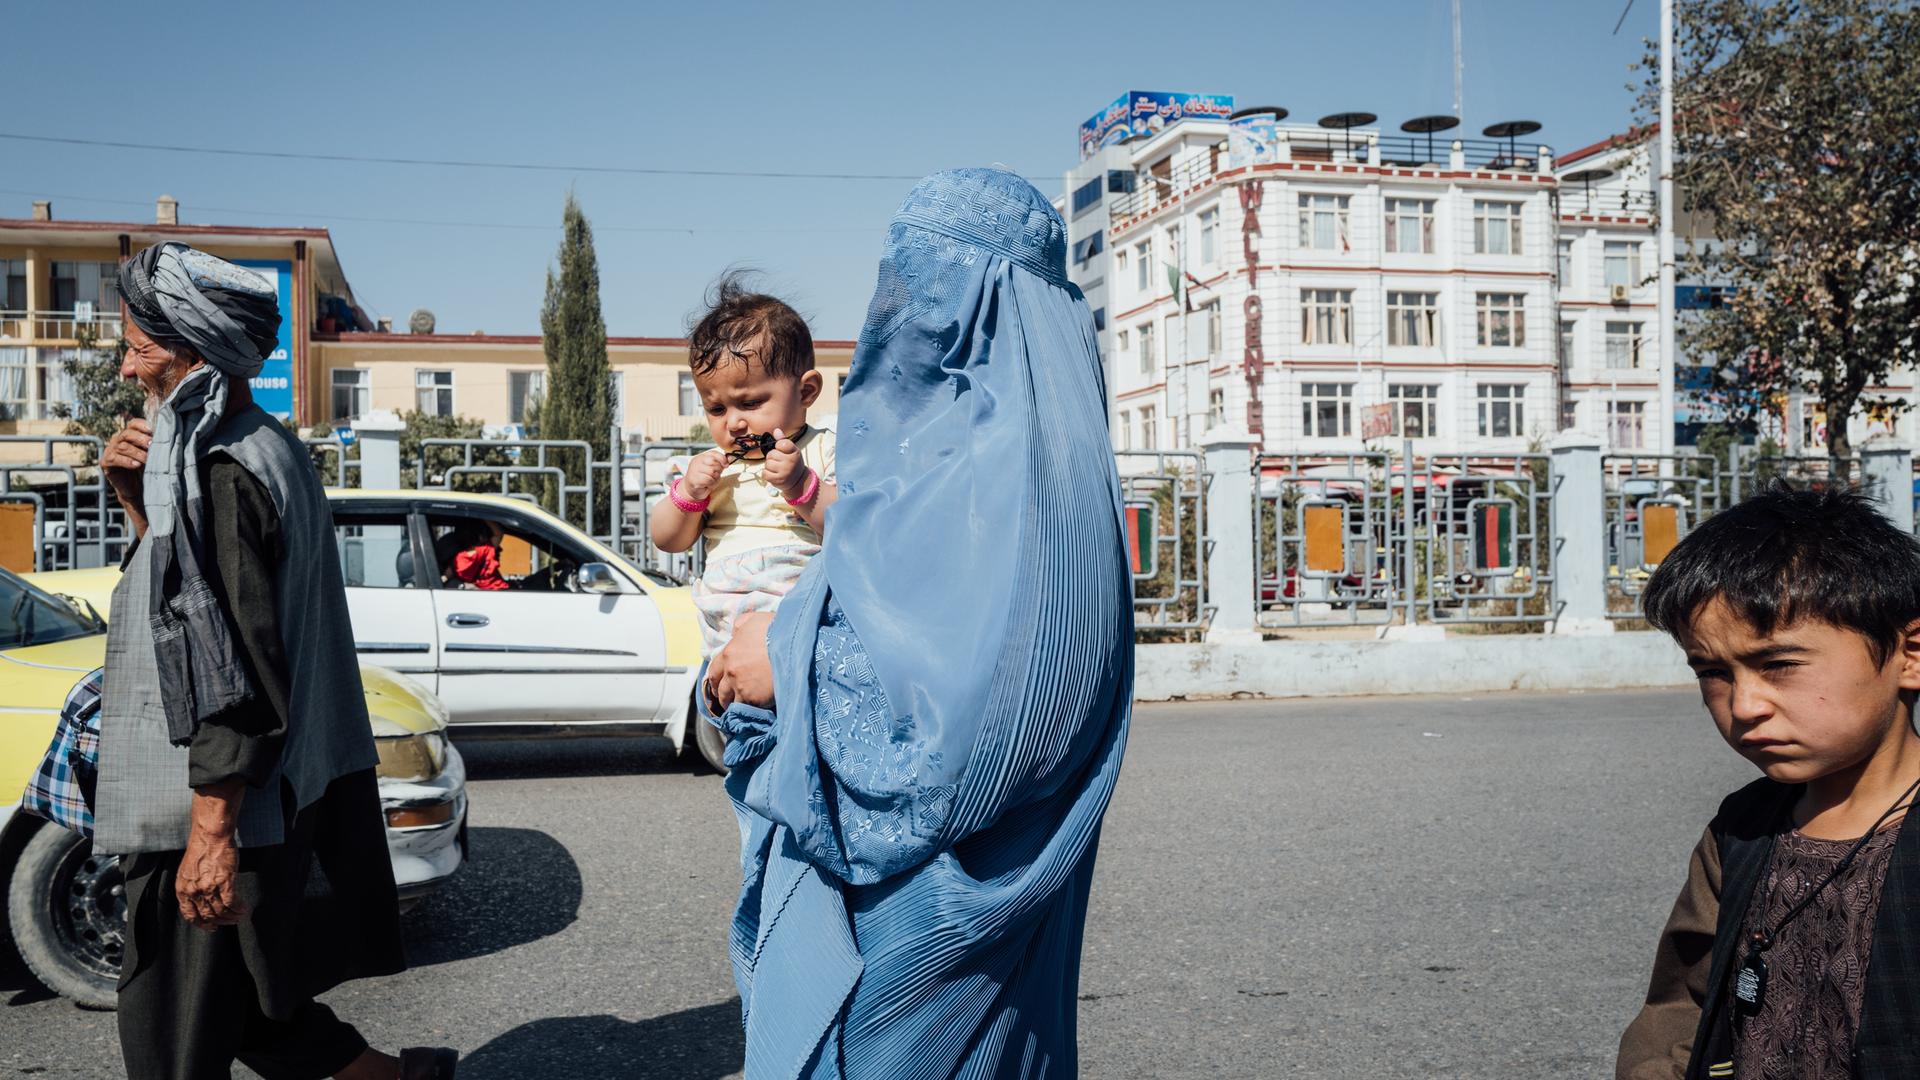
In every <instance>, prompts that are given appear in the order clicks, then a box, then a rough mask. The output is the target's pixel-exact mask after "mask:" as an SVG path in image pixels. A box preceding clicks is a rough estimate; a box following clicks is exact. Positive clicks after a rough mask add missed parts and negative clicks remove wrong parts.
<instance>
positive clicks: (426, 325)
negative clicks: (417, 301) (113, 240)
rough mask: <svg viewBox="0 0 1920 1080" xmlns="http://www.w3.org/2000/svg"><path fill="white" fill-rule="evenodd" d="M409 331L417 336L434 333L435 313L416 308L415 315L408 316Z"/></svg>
mask: <svg viewBox="0 0 1920 1080" xmlns="http://www.w3.org/2000/svg"><path fill="white" fill-rule="evenodd" d="M407 329H408V330H409V331H411V332H413V333H416V334H431V333H433V312H431V311H428V310H427V309H426V308H415V309H414V312H413V314H411V315H409V316H407Z"/></svg>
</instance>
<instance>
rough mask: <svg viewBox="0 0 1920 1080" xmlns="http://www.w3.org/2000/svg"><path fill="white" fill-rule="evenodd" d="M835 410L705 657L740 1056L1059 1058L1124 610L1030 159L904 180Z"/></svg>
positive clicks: (1110, 480)
mask: <svg viewBox="0 0 1920 1080" xmlns="http://www.w3.org/2000/svg"><path fill="white" fill-rule="evenodd" d="M839 435H840V448H839V468H838V472H839V480H840V500H839V502H838V503H837V504H835V506H834V507H833V510H832V513H831V516H830V517H829V518H828V521H827V531H826V537H825V543H824V545H823V551H822V553H821V555H820V556H819V557H818V558H816V559H815V560H814V561H813V562H812V564H811V565H810V566H809V567H808V569H807V571H806V573H805V574H804V575H803V576H802V578H801V579H800V582H799V584H798V585H797V586H796V587H795V589H794V591H793V592H792V593H791V594H789V595H788V596H787V598H786V599H785V600H784V601H783V602H782V603H781V605H780V608H779V610H778V612H777V613H776V614H774V615H772V616H770V617H769V616H765V615H761V616H756V617H753V618H752V619H751V620H747V619H743V620H742V621H741V622H740V624H739V625H738V626H737V628H736V631H735V636H734V639H733V642H732V643H731V644H730V645H728V646H727V648H726V649H724V650H723V651H722V652H721V653H720V654H719V655H718V656H717V657H716V658H715V659H714V663H713V666H712V667H711V668H710V669H709V672H708V676H709V678H708V685H709V695H710V697H711V698H712V699H713V701H714V703H715V704H717V705H719V706H721V707H724V708H725V710H726V711H725V712H724V714H722V716H721V720H720V726H721V727H722V728H723V729H724V730H725V731H726V732H727V735H728V746H727V751H726V755H727V757H726V760H727V763H728V764H729V766H731V768H732V772H731V774H730V775H729V776H728V777H727V790H728V792H729V794H731V796H732V797H733V801H734V804H735V807H736V809H737V811H738V813H739V817H740V823H741V839H742V853H741V865H742V871H743V876H744V879H745V880H744V884H743V886H742V889H741V894H740V905H739V909H738V911H737V912H736V913H735V915H734V922H733V937H732V954H733V965H734V975H735V978H736V979H737V980H738V982H739V985H740V996H741V1001H742V1011H743V1013H744V1021H745V1024H746V1046H747V1055H746V1056H747V1063H746V1075H747V1077H748V1080H763V1078H764V1080H791V1078H795V1077H811V1078H821V1077H833V1078H842V1077H844V1078H846V1080H870V1078H871V1080H882V1078H884V1080H909V1078H918V1077H927V1078H947V1077H968V1078H976V1077H977V1078H983V1080H984V1078H998V1077H1033V1078H1039V1077H1052V1078H1064V1077H1071V1076H1073V1075H1075V1073H1076V1070H1077V1066H1078V1051H1077V1046H1076V1038H1075V1009H1076V998H1077V996H1078V995H1077V990H1078V986H1079V969H1080V941H1081V932H1082V929H1083V927H1084V924H1085V919H1086V911H1087V892H1088V887H1089V885H1090V884H1091V882H1092V879H1093V865H1094V851H1095V848H1096V846H1097V843H1098V840H1099V834H1100V819H1101V815H1102V814H1103V813H1104V812H1105V810H1106V807H1107V801H1108V799H1109V797H1110V796H1111V795H1112V793H1113V784H1114V779H1115V777H1116V775H1117V774H1118V772H1119V769H1120V756H1121V751H1122V750H1123V748H1124V747H1125V744H1126V733H1127V719H1128V713H1129V708H1130V700H1131V694H1132V688H1133V686H1132V684H1133V659H1132V657H1133V615H1132V601H1131V591H1130V589H1131V579H1130V577H1129V570H1128V565H1127V560H1126V555H1125V551H1124V549H1123V547H1122V541H1121V529H1120V522H1121V506H1120V493H1119V486H1118V481H1117V478H1116V475H1115V470H1114V459H1113V454H1112V451H1111V449H1110V446H1109V443H1108V436H1107V409H1106V396H1105V387H1104V385H1103V379H1102V376H1101V369H1100V356H1099V352H1098V351H1097V348H1096V346H1095V338H1094V328H1093V316H1092V314H1091V312H1089V311H1088V309H1087V304H1086V301H1085V299H1084V298H1083V297H1082V296H1081V294H1080V290H1079V289H1077V288H1075V287H1074V286H1073V285H1071V284H1069V283H1068V281H1067V277H1066V229H1065V226H1064V224H1063V223H1062V222H1061V220H1060V215H1059V214H1058V213H1056V212H1055V211H1054V209H1053V207H1052V205H1051V204H1049V203H1048V201H1047V200H1046V198H1045V197H1043V196H1042V195H1041V194H1040V193H1039V192H1038V191H1036V190H1034V188H1033V187H1032V186H1031V185H1029V184H1028V183H1027V182H1026V181H1024V180H1022V179H1020V178H1019V177H1017V176H1015V175H1013V174H1011V173H1008V172H1003V171H1000V170H997V169H961V170H957V171H953V172H946V173H940V174H938V175H935V176H932V177H929V178H927V179H926V180H923V181H921V183H920V184H919V186H917V187H915V188H914V190H913V192H912V194H910V195H909V196H908V197H907V200H906V202H905V203H904V204H903V205H902V206H901V208H900V211H899V213H898V214H896V215H895V216H894V219H893V223H892V226H891V227H890V229H889V230H888V233H887V244H886V251H885V254H884V255H883V256H882V258H881V260H880V281H879V285H878V287H877V288H876V289H875V290H874V296H873V303H872V306H871V307H870V308H869V310H868V312H867V319H866V324H865V326H864V327H863V328H862V330H861V333H860V342H859V346H858V348H857V350H856V351H855V353H854V359H853V368H852V371H851V372H850V373H849V375H848V376H847V382H846V388H845V390H844V392H843V397H842V400H841V406H840V417H839ZM769 618H770V619H771V622H770V623H769V621H768V620H769Z"/></svg>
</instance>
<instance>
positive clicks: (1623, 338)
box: [1606, 319, 1647, 371]
mask: <svg viewBox="0 0 1920 1080" xmlns="http://www.w3.org/2000/svg"><path fill="white" fill-rule="evenodd" d="M1645 325H1646V324H1644V323H1642V322H1639V321H1638V320H1614V319H1609V320H1607V327H1606V333H1607V350H1606V366H1607V370H1609V371H1631V370H1634V369H1637V368H1638V367H1639V366H1640V354H1641V350H1642V349H1644V348H1645V347H1646V343H1647V341H1646V337H1645V335H1644V328H1645Z"/></svg>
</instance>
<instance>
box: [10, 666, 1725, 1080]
mask: <svg viewBox="0 0 1920 1080" xmlns="http://www.w3.org/2000/svg"><path fill="white" fill-rule="evenodd" d="M465 752H466V754H467V758H468V762H469V766H470V769H471V772H472V775H473V780H472V794H473V856H474V859H473V862H472V864H471V865H470V866H469V868H468V869H467V870H466V871H465V872H464V873H463V875H462V876H461V877H460V878H458V879H456V881H455V882H454V883H453V884H452V885H451V886H450V887H449V888H447V889H446V890H445V891H443V892H442V893H440V894H438V895H436V896H434V897H432V898H430V899H429V900H427V901H426V902H425V903H423V904H422V905H421V906H420V907H419V908H417V909H415V910H414V911H413V912H411V913H410V914H409V915H408V917H407V927H408V933H409V942H410V949H411V951H412V954H413V959H414V964H415V966H414V968H413V969H412V970H411V971H409V972H407V973H406V974H405V975H402V976H400V977H397V978H394V979H389V980H385V981H382V982H379V983H366V984H355V985H352V986H350V987H347V988H344V989H342V990H341V991H339V992H336V993H334V994H333V995H331V996H330V997H329V998H328V1000H329V1001H330V1002H331V1003H332V1004H333V1006H334V1007H335V1008H336V1009H337V1010H338V1011H340V1012H341V1013H342V1014H343V1015H344V1016H346V1017H348V1018H349V1019H351V1020H352V1021H354V1022H355V1023H357V1024H359V1025H360V1026H361V1029H362V1031H364V1032H365V1033H366V1034H367V1035H368V1036H369V1037H370V1038H372V1039H373V1040H374V1042H375V1043H376V1044H377V1045H384V1046H388V1047H392V1046H397V1045H399V1044H402V1043H406V1044H419V1043H426V1044H449V1045H452V1046H455V1047H458V1048H459V1049H460V1050H461V1051H462V1052H463V1053H464V1054H465V1055H466V1056H465V1058H464V1060H463V1062H462V1066H461V1071H460V1075H461V1077H462V1078H463V1080H520V1078H526V1077H547V1076H552V1077H567V1078H576V1077H619V1078H636V1080H637V1078H655V1077H658V1078H669V1077H671V1078H675V1080H718V1078H722V1077H732V1076H738V1075H739V1071H738V1070H739V1066H740V1059H741V1052H742V1049H741V1048H742V1041H741V1036H740V1030H739V1025H738V1016H739V1013H738V1002H737V999H736V998H735V996H734V990H733V984H732V976H731V973H730V970H729V968H728V966H727V960H726V949H725V938H724V933H725V926H726V920H727V918H728V915H729V913H730V911H731V907H732V903H733V898H734V894H735V891H736V889H737V887H738V884H739V870H738V861H737V853H738V849H737V845H738V838H737V833H736V830H735V828H734V824H733V820H732V816H731V814H730V812H729V810H728V809H727V806H726V803H725V801H724V796H723V795H722V793H721V790H720V786H719V783H718V781H717V780H716V779H715V778H714V777H713V776H711V775H703V774H699V773H695V772H691V771H689V770H688V769H686V768H684V767H682V766H681V765H680V764H678V763H676V762H674V761H672V760H670V759H668V758H667V757H666V755H665V753H664V751H663V750H662V749H661V744H655V743H649V742H644V741H635V742H615V743H609V742H572V743H534V744H521V745H517V746H515V745H504V744H468V745H467V746H466V747H465ZM1748 771H1749V770H1748V767H1747V766H1746V765H1744V764H1743V763H1742V762H1740V761H1739V760H1738V759H1736V758H1735V757H1734V756H1733V755H1732V754H1731V753H1730V752H1729V751H1727V750H1726V749H1725V747H1724V746H1723V745H1722V744H1720V742H1719V740H1718V739H1717V737H1716V736H1715V735H1714V734H1713V732H1712V730H1711V728H1710V726H1709V724H1708V722H1707V720H1706V719H1705V716H1704V714H1703V713H1702V712H1701V710H1700V708H1699V704H1698V699H1697V698H1696V697H1695V696H1694V695H1692V694H1691V693H1690V692H1642V693H1607V694H1601V693H1588V694H1578V693H1576V694H1564V693H1560V694H1502V695H1497V696H1484V697H1477V698H1456V697H1435V698H1373V699H1345V700H1321V701H1297V702H1229V703H1219V704H1190V705H1166V706H1150V707H1143V708H1141V709H1140V710H1139V711H1138V712H1137V714H1136V718H1135V724H1134V729H1133V738H1132V743H1131V745H1130V747H1129V749H1128V754H1127V761H1126V766H1125V769H1124V771H1123V772H1122V775H1121V782H1120V788H1119V791H1118V793H1117V795H1116V797H1115V802H1114V806H1113V809H1112V811H1111V812H1110V814H1109V816H1108V819H1107V820H1108V823H1107V826H1106V831H1105V834H1104V838H1103V840H1102V845H1101V851H1100V866H1099V873H1098V877H1097V879H1096V881H1095V883H1094V889H1093V901H1092V908H1091V911H1090V913H1089V918H1088V927H1087V935H1086V953H1085V962H1084V965H1083V968H1082V972H1081V1005H1080V1024H1081V1033H1080V1044H1081V1054H1082V1062H1081V1075H1083V1076H1086V1077H1095V1078H1108V1077H1114V1078H1132V1077H1141V1078H1155V1080H1160V1078H1168V1080H1171V1078H1189V1077H1191V1078H1200V1077H1206V1078H1209V1080H1212V1078H1240V1077H1271V1076H1303V1077H1355V1078H1360V1077H1365V1078H1370V1080H1371V1078H1378V1077H1407V1078H1426V1077H1485V1078H1489V1080H1492V1078H1498V1080H1521V1078H1528V1077H1540V1078H1548V1077H1552V1078H1556V1080H1557V1078H1564V1077H1597V1076H1602V1075H1610V1074H1611V1068H1612V1054H1613V1048H1614V1043H1615V1040H1616V1039H1617V1038H1618V1034H1619V1030H1620V1028H1621V1027H1622V1026H1623V1025H1624V1024H1625V1023H1626V1021H1627V1019H1628V1018H1629V1017H1630V1016H1631V1015H1632V1013H1633V1010H1634V1008H1635V1007H1636V1005H1637V1003H1638V1000H1639V996H1640V994H1641V992H1642V990H1643V987H1644V980H1645V977H1646V966H1647V964H1648V963H1649V961H1650V959H1651V955H1652V946H1653V940H1654V936H1655V934H1656V933H1657V932H1658V930H1659V927H1660V923H1661V921H1662V919H1663V918H1664V917H1665V914H1666V909H1667V906H1668V904H1669V903H1670V902H1671V900H1672V897H1673V894H1674V892H1675V891H1676V890H1677V889H1678V888H1679V885H1680V882H1681V880H1682V878H1683V877H1684V868H1685V867H1684V864H1685V859H1686V855H1687V852H1688V850H1689V849H1690V847H1691V846H1692V844H1693V842H1694V840H1695V839H1696V838H1697V837H1698V836H1699V832H1700V829H1701V828H1702V826H1703V825H1704V824H1705V822H1706V819H1707V817H1708V816H1709V815H1710V814H1711V812H1712V809H1713V807H1714V806H1715V805H1716V803H1717V802H1718V800H1719V798H1720V796H1721V795H1722V794H1723V793H1725V792H1726V791H1728V790H1730V789H1732V788H1733V787H1735V786H1737V785H1738V784H1739V783H1741V782H1743V781H1744V780H1745V779H1746V777H1747V775H1748ZM239 1072H240V1073H241V1074H242V1075H251V1074H246V1073H244V1070H240V1071H239ZM119 1074H120V1072H119V1067H118V1057H117V1050H116V1045H115V1042H114V1026H113V1018H112V1015H111V1014H105V1013H88V1012H83V1011H80V1010H78V1009H75V1008H73V1007H71V1006H69V1005H68V1004H66V1003H65V1002H63V1001H59V1000H50V999H49V998H48V997H47V995H46V992H45V991H44V990H41V989H39V988H38V987H37V985H35V984H34V983H33V982H32V980H31V979H30V978H29V977H28V976H26V975H25V974H24V973H22V972H19V971H17V970H11V969H9V970H0V1077H3V1076H9V1075H21V1076H26V1075H31V1076H35V1077H45V1078H56V1077H57V1078H68V1077H72V1078H86V1080H95V1078H100V1077H112V1076H118V1075H119Z"/></svg>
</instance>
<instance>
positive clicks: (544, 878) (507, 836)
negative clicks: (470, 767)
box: [401, 826, 581, 967]
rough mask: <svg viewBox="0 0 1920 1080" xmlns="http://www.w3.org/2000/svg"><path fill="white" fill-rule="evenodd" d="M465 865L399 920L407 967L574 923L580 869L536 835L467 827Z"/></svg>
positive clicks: (498, 947)
mask: <svg viewBox="0 0 1920 1080" xmlns="http://www.w3.org/2000/svg"><path fill="white" fill-rule="evenodd" d="M468 844H469V847H468V849H467V864H466V865H465V866H464V867H462V868H461V869H460V872H459V873H458V874H456V875H455V876H454V878H453V880H452V881H450V882H448V883H447V884H446V885H444V886H442V887H441V888H440V889H439V890H437V891H435V892H433V893H430V894H428V895H427V896H426V897H425V898H424V899H422V900H421V901H420V902H419V904H417V905H415V906H414V907H413V908H412V910H410V911H408V912H407V913H406V915H405V916H404V918H403V919H402V921H401V927H402V930H403V931H404V933H405V935H406V941H407V961H408V963H409V964H410V965H411V966H413V967H429V966H431V965H434V964H444V963H448V962H450V961H453V960H467V959H471V958H473V957H476V956H487V955H489V954H491V953H497V952H500V951H502V950H505V949H510V948H513V947H514V946H515V945H525V944H526V943H528V942H530V941H538V940H540V939H541V938H544V937H551V936H553V935H554V934H557V933H559V932H560V931H562V930H565V929H566V928H567V927H569V926H571V925H573V922H574V920H575V919H578V918H579V917H580V894H581V886H580V866H579V864H577V863H575V862H574V861H573V855H572V854H571V853H569V852H568V851H567V849H566V847H565V846H563V845H562V844H561V843H560V841H558V840H555V839H554V838H553V837H551V836H548V835H547V834H546V833H543V832H541V831H539V830H538V829H504V828H486V827H480V826H475V827H473V828H472V829H471V831H470V832H469V834H468Z"/></svg>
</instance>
